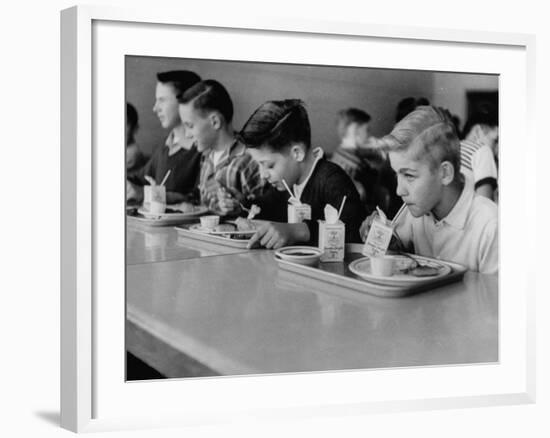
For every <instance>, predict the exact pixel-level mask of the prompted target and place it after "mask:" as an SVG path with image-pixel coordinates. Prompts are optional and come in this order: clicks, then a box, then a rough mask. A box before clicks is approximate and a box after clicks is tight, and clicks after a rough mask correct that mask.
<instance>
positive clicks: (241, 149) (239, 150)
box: [207, 139, 246, 167]
mask: <svg viewBox="0 0 550 438" xmlns="http://www.w3.org/2000/svg"><path fill="white" fill-rule="evenodd" d="M245 152H246V147H245V145H244V144H243V143H241V142H240V141H239V140H237V139H235V141H233V143H231V146H229V148H227V149H225V150H224V151H223V154H222V156H221V157H220V159H219V160H218V164H217V165H216V167H219V166H220V165H222V164H223V163H225V162H226V161H227V160H228V159H230V158H233V157H236V156H239V155H243V154H244V153H245ZM207 156H208V159H209V160H210V161H213V157H214V151H213V150H211V151H209V152H208V154H207Z"/></svg>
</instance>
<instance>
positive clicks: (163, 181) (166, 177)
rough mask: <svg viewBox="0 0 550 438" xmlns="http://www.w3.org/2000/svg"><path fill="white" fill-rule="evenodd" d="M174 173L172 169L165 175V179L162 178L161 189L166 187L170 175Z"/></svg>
mask: <svg viewBox="0 0 550 438" xmlns="http://www.w3.org/2000/svg"><path fill="white" fill-rule="evenodd" d="M171 172H172V169H168V172H166V175H164V178H162V182H161V183H160V185H161V187H162V186H163V185H164V183H165V182H166V180H167V179H168V177H169V176H170V173H171Z"/></svg>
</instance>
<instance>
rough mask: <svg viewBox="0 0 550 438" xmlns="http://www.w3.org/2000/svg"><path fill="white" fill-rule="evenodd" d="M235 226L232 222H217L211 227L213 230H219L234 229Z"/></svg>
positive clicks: (235, 228)
mask: <svg viewBox="0 0 550 438" xmlns="http://www.w3.org/2000/svg"><path fill="white" fill-rule="evenodd" d="M236 230H237V227H236V226H235V225H233V224H219V225H216V226H215V227H214V229H213V231H216V232H220V231H236Z"/></svg>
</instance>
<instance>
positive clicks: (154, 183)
mask: <svg viewBox="0 0 550 438" xmlns="http://www.w3.org/2000/svg"><path fill="white" fill-rule="evenodd" d="M145 180H146V181H147V182H148V183H149V184H150V185H152V186H156V185H157V183H156V181H155V179H154V178H153V177H152V176H150V175H145Z"/></svg>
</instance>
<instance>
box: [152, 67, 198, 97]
mask: <svg viewBox="0 0 550 438" xmlns="http://www.w3.org/2000/svg"><path fill="white" fill-rule="evenodd" d="M157 80H158V81H159V82H160V83H161V84H171V85H172V86H173V87H174V90H176V96H179V95H180V94H183V93H184V92H185V91H186V90H187V89H188V88H190V87H192V86H193V85H195V84H196V83H197V82H200V80H201V78H200V76H199V75H198V74H196V73H194V72H192V71H189V70H172V71H166V72H162V73H157Z"/></svg>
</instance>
